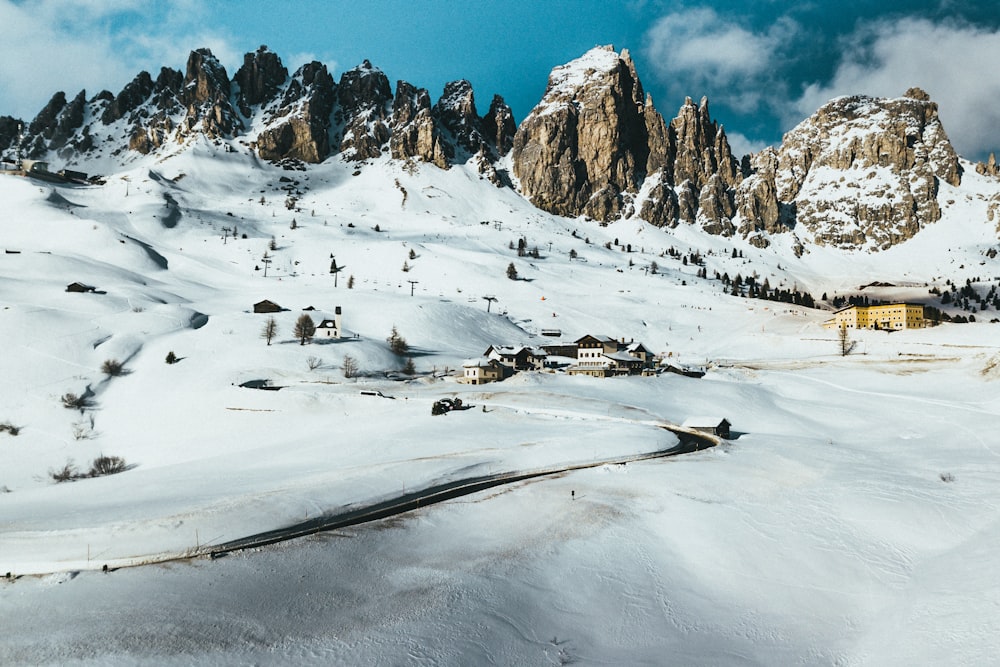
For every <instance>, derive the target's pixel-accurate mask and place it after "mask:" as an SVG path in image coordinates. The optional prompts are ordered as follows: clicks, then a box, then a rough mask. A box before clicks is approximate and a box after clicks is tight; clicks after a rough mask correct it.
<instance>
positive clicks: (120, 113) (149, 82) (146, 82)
mask: <svg viewBox="0 0 1000 667" xmlns="http://www.w3.org/2000/svg"><path fill="white" fill-rule="evenodd" d="M153 89H154V86H153V78H152V77H151V76H150V75H149V72H146V71H142V72H139V74H138V75H137V76H136V77H135V78H134V79H132V81H130V82H129V83H127V84H126V85H125V87H124V88H122V91H121V92H120V93H118V96H117V97H115V98H114V99H113V100H112V101H111V102H110V104H108V106H107V107H105V109H104V113H103V114H101V122H102V123H104V124H105V125H110V124H111V123H113V122H115V121H116V120H118V119H120V118H124V117H125V115H126V114H128V113H129V112H131V111H132V110H134V109H135V108H136V107H138V106H139V105H140V104H142V103H143V102H145V101H146V99H147V98H149V96H150V95H151V94H152V93H153Z"/></svg>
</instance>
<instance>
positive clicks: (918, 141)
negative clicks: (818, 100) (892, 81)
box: [776, 89, 961, 249]
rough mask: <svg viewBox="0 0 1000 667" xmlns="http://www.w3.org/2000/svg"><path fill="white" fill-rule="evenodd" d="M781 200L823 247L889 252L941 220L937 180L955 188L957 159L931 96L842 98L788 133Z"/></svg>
mask: <svg viewBox="0 0 1000 667" xmlns="http://www.w3.org/2000/svg"><path fill="white" fill-rule="evenodd" d="M778 155H779V168H778V172H777V174H776V185H777V188H778V197H779V200H781V201H783V202H794V203H795V204H796V210H797V216H796V217H797V222H798V223H800V224H802V225H803V226H805V228H806V229H808V230H809V231H811V232H813V239H814V241H815V242H817V243H820V244H832V245H837V246H840V247H845V248H851V247H858V246H861V245H868V246H869V247H870V248H872V249H884V248H888V247H890V246H891V245H894V244H897V243H900V242H902V241H905V240H907V239H909V238H911V237H912V236H913V235H914V234H915V233H916V232H917V231H918V230H919V229H920V228H922V227H923V226H925V225H928V224H931V223H933V222H935V221H937V220H938V219H939V218H940V217H941V211H940V208H939V206H938V203H937V194H938V189H939V186H938V181H939V180H943V181H945V182H947V183H950V184H951V185H955V186H957V185H958V184H959V182H960V178H961V167H960V165H959V163H958V157H957V156H956V155H955V151H954V149H953V148H952V146H951V143H950V142H949V141H948V137H947V135H946V134H945V132H944V128H943V127H942V126H941V122H940V120H939V119H938V115H937V105H936V104H934V103H933V102H931V101H930V100H929V99H928V98H927V96H926V93H923V91H920V90H919V89H911V90H910V91H908V92H907V95H906V97H902V98H898V99H878V98H871V97H866V96H854V97H842V98H838V99H835V100H833V101H831V102H829V103H827V104H826V105H824V106H823V107H822V108H820V109H819V111H817V112H816V113H815V114H814V115H813V116H812V117H810V118H809V119H807V120H805V121H803V122H802V123H800V124H799V125H798V126H797V127H796V128H794V129H793V130H791V131H790V132H788V133H787V134H786V135H785V138H784V142H783V143H782V146H781V149H780V150H779V151H778Z"/></svg>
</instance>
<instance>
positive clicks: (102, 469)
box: [87, 454, 128, 477]
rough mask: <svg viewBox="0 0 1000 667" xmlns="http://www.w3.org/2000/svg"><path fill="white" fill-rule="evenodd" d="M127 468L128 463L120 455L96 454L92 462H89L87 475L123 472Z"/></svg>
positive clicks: (98, 475) (95, 475)
mask: <svg viewBox="0 0 1000 667" xmlns="http://www.w3.org/2000/svg"><path fill="white" fill-rule="evenodd" d="M126 470H128V465H127V464H126V463H125V459H123V458H122V457H120V456H104V455H103V454H102V455H101V456H98V457H97V458H96V459H94V461H93V463H91V464H90V470H89V471H88V472H87V477H101V476H103V475H116V474H118V473H120V472H125V471H126Z"/></svg>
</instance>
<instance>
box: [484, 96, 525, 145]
mask: <svg viewBox="0 0 1000 667" xmlns="http://www.w3.org/2000/svg"><path fill="white" fill-rule="evenodd" d="M482 129H483V136H484V137H485V138H486V141H487V143H488V144H489V146H490V149H491V150H492V151H494V152H495V153H496V155H497V156H501V155H506V154H507V153H508V152H509V151H510V149H511V148H513V146H514V134H515V133H516V132H517V123H515V122H514V112H513V111H511V110H510V107H509V106H507V103H506V102H504V99H503V98H502V97H500V96H499V95H494V96H493V101H492V102H490V110H489V111H487V112H486V115H485V116H483V118H482Z"/></svg>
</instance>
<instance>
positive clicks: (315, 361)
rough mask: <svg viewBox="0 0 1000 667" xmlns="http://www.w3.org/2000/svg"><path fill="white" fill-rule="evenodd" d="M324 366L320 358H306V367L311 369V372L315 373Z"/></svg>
mask: <svg viewBox="0 0 1000 667" xmlns="http://www.w3.org/2000/svg"><path fill="white" fill-rule="evenodd" d="M322 365H323V360H322V359H320V358H319V357H306V366H308V367H309V370H311V371H314V370H316V369H317V368H319V367H320V366H322Z"/></svg>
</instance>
